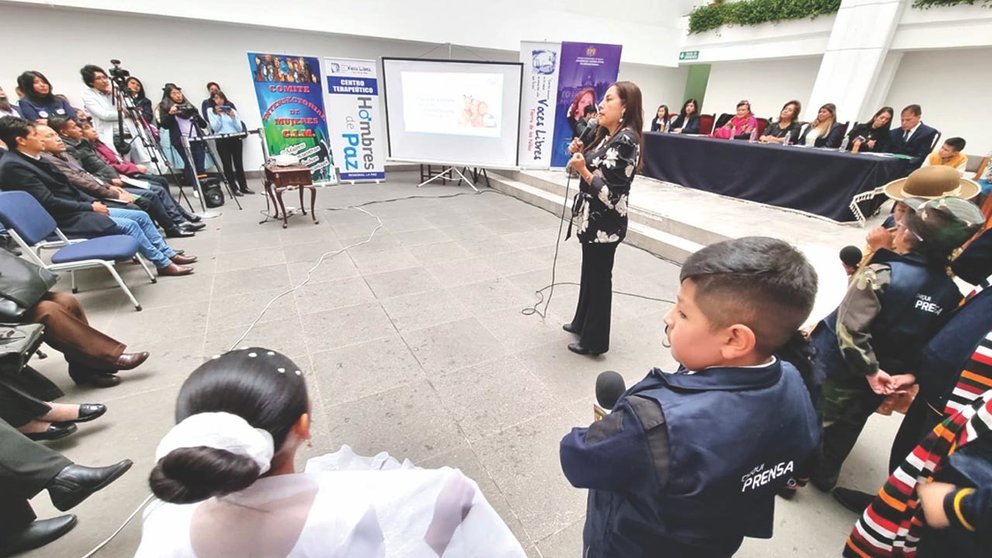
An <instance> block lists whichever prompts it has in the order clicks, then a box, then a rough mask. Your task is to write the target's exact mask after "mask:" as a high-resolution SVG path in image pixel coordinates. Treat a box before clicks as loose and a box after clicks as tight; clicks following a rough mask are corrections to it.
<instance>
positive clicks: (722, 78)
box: [702, 56, 821, 118]
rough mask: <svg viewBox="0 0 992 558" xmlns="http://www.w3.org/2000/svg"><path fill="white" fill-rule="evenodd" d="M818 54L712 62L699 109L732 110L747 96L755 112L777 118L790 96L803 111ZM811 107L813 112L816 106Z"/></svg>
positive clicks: (817, 64)
mask: <svg viewBox="0 0 992 558" xmlns="http://www.w3.org/2000/svg"><path fill="white" fill-rule="evenodd" d="M820 58H821V57H819V56H816V57H810V58H789V59H783V60H760V61H754V62H744V61H739V62H720V63H717V64H713V66H712V67H711V69H710V79H709V82H708V84H707V86H706V98H705V99H704V100H703V107H702V112H703V113H704V114H716V115H717V116H718V117H719V116H720V114H721V113H724V112H726V113H730V114H733V113H734V111H735V110H736V109H735V107H736V106H737V103H738V102H740V101H741V100H743V99H747V100H748V101H750V102H751V110H752V111H754V113H755V115H756V116H759V117H765V118H767V117H769V116H774V117H776V118H777V117H778V113H779V111H781V110H782V105H784V104H785V103H786V102H787V101H789V100H791V99H798V100H799V102H800V103H802V104H803V114H807V113H808V111H809V109H810V107H808V106H807V105H808V104H809V96H810V93H811V92H812V91H813V82H814V81H815V80H816V73H817V70H819V68H820ZM812 110H813V113H814V114H815V112H816V108H815V107H814V108H813V109H812Z"/></svg>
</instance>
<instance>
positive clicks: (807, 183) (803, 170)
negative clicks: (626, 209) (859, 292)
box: [642, 132, 911, 222]
mask: <svg viewBox="0 0 992 558" xmlns="http://www.w3.org/2000/svg"><path fill="white" fill-rule="evenodd" d="M642 158H643V160H644V170H643V173H644V175H645V176H648V177H651V178H657V179H659V180H664V181H666V182H672V183H675V184H678V185H680V186H685V187H688V188H694V189H696V190H703V191H706V192H712V193H714V194H721V195H724V196H730V197H733V198H738V199H742V200H749V201H754V202H759V203H764V204H768V205H774V206H777V207H784V208H789V209H796V210H799V211H805V212H807V213H813V214H816V215H820V216H823V217H826V218H828V219H833V220H834V221H838V222H853V221H856V219H855V216H854V215H853V214H852V213H851V210H850V208H849V205H850V204H851V199H852V198H853V197H854V196H856V195H857V194H860V193H862V192H867V191H870V190H872V189H874V188H877V187H878V186H881V185H883V184H886V183H888V182H890V181H892V180H895V179H897V178H901V177H903V176H906V175H907V174H908V173H909V171H910V170H911V168H910V165H909V161H907V160H906V159H900V158H896V157H885V156H878V155H873V154H870V153H856V154H852V153H848V152H841V151H837V150H836V149H817V148H811V147H804V146H795V145H792V146H784V145H779V144H762V143H750V142H747V141H740V140H724V139H714V138H710V137H705V136H689V135H681V134H660V133H655V132H645V133H644V153H642ZM871 204H872V202H866V203H865V204H862V205H859V207H861V209H862V210H863V211H865V213H869V212H870V211H871V210H873V209H875V208H874V207H868V206H869V205H871Z"/></svg>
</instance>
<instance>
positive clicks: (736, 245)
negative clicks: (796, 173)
mask: <svg viewBox="0 0 992 558" xmlns="http://www.w3.org/2000/svg"><path fill="white" fill-rule="evenodd" d="M681 281H682V284H681V287H680V288H679V293H678V302H677V303H676V305H675V306H674V307H673V308H672V309H671V310H670V311H669V312H668V314H667V315H666V316H665V332H666V335H667V337H668V340H669V342H670V344H671V351H672V357H673V358H674V359H675V360H676V361H678V362H679V364H680V366H679V369H678V371H677V372H675V373H674V374H669V373H665V372H662V371H661V370H659V369H657V368H656V369H654V370H652V371H651V372H650V373H649V374H648V376H647V377H646V378H645V379H643V380H641V382H640V383H638V384H637V385H635V386H633V387H632V388H630V389H628V390H627V391H626V393H624V394H623V396H622V397H621V398H620V400H619V401H617V403H616V404H615V405H614V406H613V409H612V410H611V412H610V414H609V415H607V416H606V418H604V419H603V420H602V421H599V422H594V423H593V424H592V425H591V426H589V427H588V428H574V429H572V431H571V433H569V434H567V435H566V436H565V437H564V438H563V439H562V441H561V445H560V460H561V466H562V471H563V472H564V473H565V476H566V477H567V478H568V480H569V482H571V483H572V485H573V486H575V487H577V488H588V489H589V497H588V504H587V508H586V521H585V529H584V531H583V552H582V556H588V557H595V558H605V557H620V556H624V557H627V556H637V557H644V556H661V555H664V556H679V557H683V556H685V557H688V556H708V557H709V556H713V557H715V556H731V555H733V554H734V553H735V552H736V551H737V549H738V548H739V547H740V545H741V543H742V542H743V539H744V537H757V538H770V537H771V536H772V527H773V525H774V519H773V514H774V507H775V492H776V490H778V489H779V487H781V486H783V485H784V484H785V482H786V481H787V479H788V476H789V474H790V472H791V471H793V470H794V467H795V465H796V464H797V463H798V462H800V461H801V460H804V459H806V457H807V456H808V455H809V453H810V452H811V451H812V450H813V449H814V448H815V447H816V441H817V436H818V434H817V423H816V414H815V411H814V409H813V405H812V403H811V401H810V395H809V393H808V392H807V387H806V386H805V385H804V378H803V377H802V376H801V373H800V372H799V371H797V369H796V368H795V367H794V366H793V365H792V364H790V363H789V362H786V361H784V360H782V359H781V358H779V357H778V356H776V355H777V354H781V352H783V351H789V352H793V351H799V350H801V348H802V347H805V348H806V349H807V350H808V347H807V346H806V342H805V340H804V338H803V337H802V335H801V333H800V332H799V331H797V329H798V328H799V326H800V325H802V323H803V321H804V320H805V319H806V317H807V316H809V313H810V311H811V310H812V308H813V301H814V299H815V297H816V283H817V277H816V272H815V271H814V270H813V267H812V266H811V265H810V264H809V262H807V261H806V259H805V258H804V257H803V255H802V254H801V253H799V252H798V251H797V250H796V249H794V248H792V247H791V246H789V245H788V244H786V243H785V242H782V241H781V240H776V239H771V238H764V237H745V238H740V239H736V240H728V241H724V242H718V243H715V244H711V245H709V246H707V247H706V248H703V249H702V250H699V251H698V252H696V253H695V254H693V255H692V256H690V257H689V259H688V260H686V262H685V265H684V266H683V268H682V272H681ZM805 369H806V371H807V372H809V363H808V362H807V363H805Z"/></svg>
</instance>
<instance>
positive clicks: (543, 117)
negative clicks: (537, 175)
mask: <svg viewBox="0 0 992 558" xmlns="http://www.w3.org/2000/svg"><path fill="white" fill-rule="evenodd" d="M560 50H561V43H539V42H530V41H523V42H521V43H520V62H522V63H523V65H524V79H523V84H522V89H523V91H522V93H521V100H520V102H521V104H520V166H521V167H523V168H533V169H546V168H548V167H550V166H551V145H552V138H553V137H554V136H553V132H554V126H555V107H556V104H555V103H556V101H557V98H558V55H559V54H560V53H559V51H560Z"/></svg>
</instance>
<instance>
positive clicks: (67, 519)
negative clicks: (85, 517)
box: [0, 514, 76, 556]
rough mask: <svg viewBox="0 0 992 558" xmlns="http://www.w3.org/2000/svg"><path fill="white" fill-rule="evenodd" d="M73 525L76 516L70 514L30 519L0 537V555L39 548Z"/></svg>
mask: <svg viewBox="0 0 992 558" xmlns="http://www.w3.org/2000/svg"><path fill="white" fill-rule="evenodd" d="M75 526H76V516H74V515H72V514H69V515H62V516H59V517H53V518H51V519H38V520H36V521H32V522H31V523H28V524H27V525H25V526H24V527H22V528H20V529H17V530H15V531H9V532H6V533H5V534H4V536H3V537H0V556H13V555H14V554H20V553H22V552H27V551H29V550H34V549H36V548H41V547H43V546H45V545H46V544H48V543H50V542H53V541H55V540H56V539H58V538H60V537H61V536H62V535H64V534H66V533H68V532H69V531H72V528H73V527H75Z"/></svg>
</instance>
